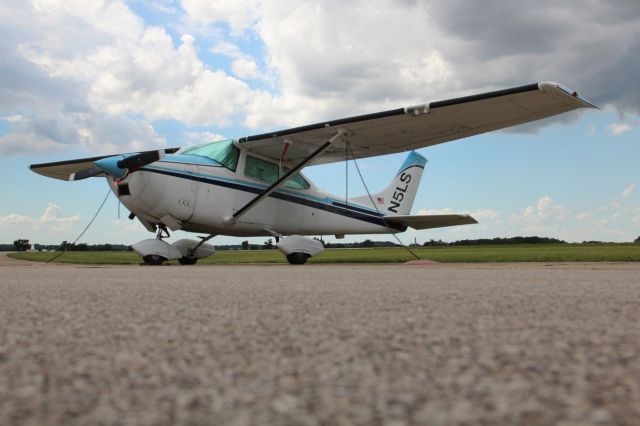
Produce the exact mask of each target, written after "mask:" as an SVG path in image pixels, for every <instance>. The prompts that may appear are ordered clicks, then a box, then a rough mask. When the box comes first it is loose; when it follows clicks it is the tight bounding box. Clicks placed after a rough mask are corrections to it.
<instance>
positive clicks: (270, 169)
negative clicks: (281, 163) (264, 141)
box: [244, 155, 278, 183]
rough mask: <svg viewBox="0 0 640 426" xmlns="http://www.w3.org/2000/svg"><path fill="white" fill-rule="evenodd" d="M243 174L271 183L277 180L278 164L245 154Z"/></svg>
mask: <svg viewBox="0 0 640 426" xmlns="http://www.w3.org/2000/svg"><path fill="white" fill-rule="evenodd" d="M244 175H245V176H246V177H250V178H253V179H258V180H261V181H263V182H267V183H273V182H275V181H277V180H278V165H277V164H274V163H269V162H268V161H264V160H261V159H259V158H256V157H252V156H250V155H247V160H246V162H245V166H244Z"/></svg>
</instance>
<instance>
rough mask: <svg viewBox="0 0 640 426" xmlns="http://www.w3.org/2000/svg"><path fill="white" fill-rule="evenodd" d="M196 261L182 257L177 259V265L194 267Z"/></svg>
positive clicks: (195, 258) (192, 258)
mask: <svg viewBox="0 0 640 426" xmlns="http://www.w3.org/2000/svg"><path fill="white" fill-rule="evenodd" d="M197 261H198V258H197V257H187V256H182V257H181V258H180V259H178V263H180V264H181V265H195V264H196V262H197Z"/></svg>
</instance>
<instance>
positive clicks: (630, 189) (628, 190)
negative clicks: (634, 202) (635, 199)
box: [622, 183, 636, 197]
mask: <svg viewBox="0 0 640 426" xmlns="http://www.w3.org/2000/svg"><path fill="white" fill-rule="evenodd" d="M635 189H636V184H635V183H632V184H631V185H629V186H627V187H626V188H625V190H624V191H622V196H623V197H628V196H629V195H631V194H633V191H635Z"/></svg>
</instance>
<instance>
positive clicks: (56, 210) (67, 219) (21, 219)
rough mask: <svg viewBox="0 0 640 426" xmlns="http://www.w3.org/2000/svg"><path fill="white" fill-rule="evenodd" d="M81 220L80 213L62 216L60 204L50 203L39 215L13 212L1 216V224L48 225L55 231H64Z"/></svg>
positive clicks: (34, 227) (8, 225) (25, 227)
mask: <svg viewBox="0 0 640 426" xmlns="http://www.w3.org/2000/svg"><path fill="white" fill-rule="evenodd" d="M78 220H80V215H78V214H76V215H73V216H60V206H58V205H57V204H54V203H49V204H48V205H47V207H46V208H45V210H44V212H43V213H42V214H41V215H40V216H38V217H31V216H25V215H21V214H17V213H11V214H8V215H5V216H0V226H2V227H12V226H16V225H19V226H21V227H22V228H23V229H27V230H34V229H40V228H42V227H44V226H46V227H47V228H48V229H52V230H54V231H64V230H66V229H68V228H69V227H70V226H71V225H73V224H74V223H76V222H77V221H78Z"/></svg>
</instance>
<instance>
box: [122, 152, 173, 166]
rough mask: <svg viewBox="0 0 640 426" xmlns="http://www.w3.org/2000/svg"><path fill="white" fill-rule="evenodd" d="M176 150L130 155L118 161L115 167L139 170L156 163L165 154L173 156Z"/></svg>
mask: <svg viewBox="0 0 640 426" xmlns="http://www.w3.org/2000/svg"><path fill="white" fill-rule="evenodd" d="M177 150H178V148H169V149H158V150H153V151H143V152H141V153H139V154H135V155H132V156H130V157H126V158H123V159H122V160H120V161H118V163H117V166H118V167H119V168H121V169H129V170H131V169H139V168H140V167H142V166H146V165H147V164H151V163H153V162H154V161H158V160H159V159H161V158H162V157H164V156H165V154H173V153H174V152H176V151H177Z"/></svg>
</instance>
